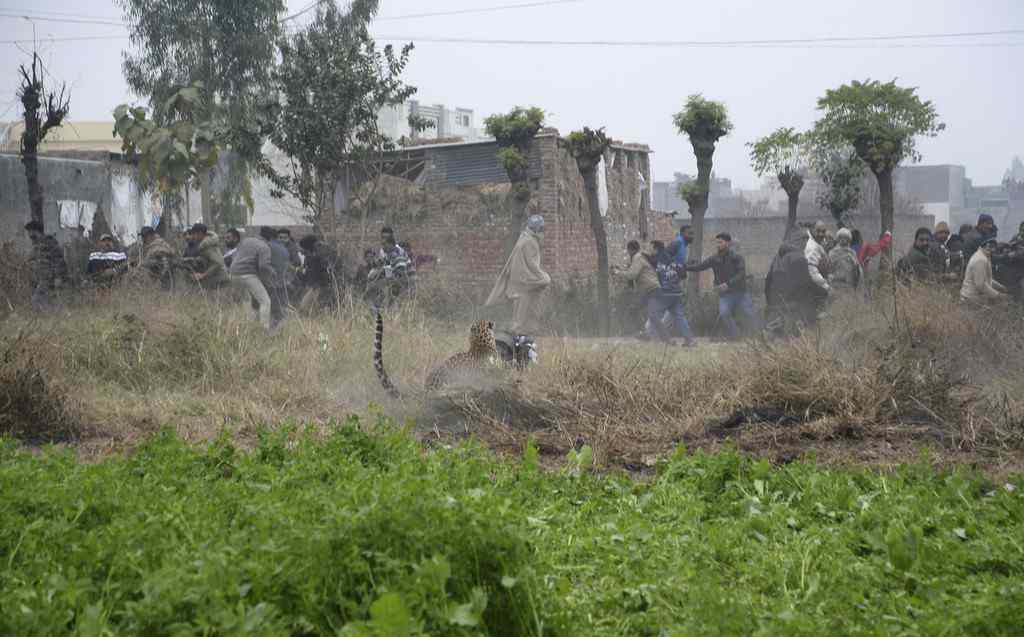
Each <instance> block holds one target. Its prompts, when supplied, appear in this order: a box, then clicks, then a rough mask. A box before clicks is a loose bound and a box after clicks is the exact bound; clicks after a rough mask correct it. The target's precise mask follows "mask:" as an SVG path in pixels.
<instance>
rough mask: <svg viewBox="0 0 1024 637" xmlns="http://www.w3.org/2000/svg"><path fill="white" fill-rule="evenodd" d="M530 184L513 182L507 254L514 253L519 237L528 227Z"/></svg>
mask: <svg viewBox="0 0 1024 637" xmlns="http://www.w3.org/2000/svg"><path fill="white" fill-rule="evenodd" d="M530 195H531V193H530V183H529V182H528V181H526V180H523V181H521V182H512V190H511V191H509V195H508V199H507V200H506V201H507V205H508V234H507V236H506V237H505V254H509V253H511V252H512V248H514V247H515V245H516V241H518V240H519V235H520V234H521V233H522V232H523V227H524V226H525V225H526V218H527V216H528V215H527V214H526V211H527V210H528V209H529V207H530Z"/></svg>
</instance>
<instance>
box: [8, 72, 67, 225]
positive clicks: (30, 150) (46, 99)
mask: <svg viewBox="0 0 1024 637" xmlns="http://www.w3.org/2000/svg"><path fill="white" fill-rule="evenodd" d="M41 71H42V62H40V61H39V56H38V55H37V54H36V53H34V52H33V53H32V66H31V70H29V69H26V68H25V65H24V64H22V65H21V66H19V67H18V73H19V74H21V86H19V87H18V99H19V100H20V101H21V105H22V107H23V109H24V115H23V117H24V120H25V130H24V131H23V132H22V133H21V163H22V165H24V166H25V179H26V181H28V201H29V208H30V214H31V217H32V221H38V222H39V223H42V224H44V226H45V219H44V216H45V215H44V214H43V186H42V184H40V183H39V145H40V144H42V143H43V140H45V139H46V136H47V135H48V134H49V133H50V131H51V130H53V129H54V128H59V127H60V125H61V123H62V122H63V121H64V118H65V117H67V115H68V111H69V110H70V109H71V102H70V100H71V96H70V95H65V86H64V85H61V87H60V92H59V93H54V92H53V91H49V92H47V90H46V87H45V86H44V84H43V75H42V73H41Z"/></svg>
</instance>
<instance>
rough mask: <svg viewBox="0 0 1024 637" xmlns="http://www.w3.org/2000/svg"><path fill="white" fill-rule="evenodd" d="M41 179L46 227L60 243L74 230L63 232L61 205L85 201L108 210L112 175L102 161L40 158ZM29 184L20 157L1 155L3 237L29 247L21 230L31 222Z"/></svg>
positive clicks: (0, 230)
mask: <svg viewBox="0 0 1024 637" xmlns="http://www.w3.org/2000/svg"><path fill="white" fill-rule="evenodd" d="M39 179H40V181H41V182H42V186H43V196H44V198H45V199H44V225H45V227H46V231H47V232H48V233H51V234H54V236H56V237H57V238H58V240H60V241H62V242H64V241H67V240H69V239H70V238H71V237H72V236H73V234H75V232H74V229H71V228H68V229H61V228H60V213H59V206H58V202H60V201H82V202H90V203H92V204H94V205H95V206H96V207H97V209H100V210H109V206H110V174H109V170H108V167H107V164H106V163H105V162H103V161H92V160H81V159H63V158H62V159H56V158H50V157H40V158H39ZM29 216H30V215H29V200H28V183H27V182H26V181H25V169H24V166H22V164H21V159H20V158H19V157H18V156H17V155H0V237H3V240H4V241H9V240H13V241H14V242H15V244H16V245H17V246H18V247H20V248H27V247H28V238H27V237H26V236H25V233H24V232H23V231H22V227H23V226H24V225H25V223H27V222H28V220H29Z"/></svg>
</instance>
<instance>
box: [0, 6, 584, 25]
mask: <svg viewBox="0 0 1024 637" xmlns="http://www.w3.org/2000/svg"><path fill="white" fill-rule="evenodd" d="M328 1H331V0H313V2H310V3H309V4H307V5H306V6H305V7H303V8H302V9H300V10H299V11H297V12H295V13H293V14H292V15H289V16H286V17H284V18H282V19H281V20H280V22H281V23H285V22H289V21H291V20H294V19H296V18H299V17H301V16H303V15H305V14H307V13H309V12H310V11H312V10H313V9H315V8H317V7H318V6H319V5H321V4H323V3H324V2H328ZM583 1H584V0H543V1H538V2H524V3H520V4H505V5H497V6H492V7H477V8H475V9H455V10H452V11H435V12H431V13H411V14H406V15H396V16H384V17H378V18H375V21H378V20H379V21H390V20H411V19H416V18H433V17H444V16H453V15H465V14H470V13H490V12H494V11H507V10H510V9H530V8H535V7H547V6H554V5H560V4H576V3H579V2H583ZM5 11H6V12H3V13H0V17H3V18H19V19H20V18H30V19H32V20H39V21H41V22H66V23H70V24H104V25H113V26H126V25H125V24H124V22H122V21H120V20H116V19H114V18H108V17H106V16H95V15H84V14H80V13H60V12H56V11H40V10H37V9H27V10H25V11H23V12H21V11H19V12H18V13H14V11H17V10H16V9H6V10H5ZM8 12H9V13H8Z"/></svg>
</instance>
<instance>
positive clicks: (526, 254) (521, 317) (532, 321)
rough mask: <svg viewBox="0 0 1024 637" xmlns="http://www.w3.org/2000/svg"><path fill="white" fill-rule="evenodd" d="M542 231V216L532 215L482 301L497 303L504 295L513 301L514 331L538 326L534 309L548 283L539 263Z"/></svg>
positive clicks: (503, 298) (548, 280)
mask: <svg viewBox="0 0 1024 637" xmlns="http://www.w3.org/2000/svg"><path fill="white" fill-rule="evenodd" d="M543 235H544V217H542V216H540V215H533V216H531V217H530V218H529V219H527V221H526V228H525V229H524V230H523V232H522V234H520V235H519V240H518V241H516V245H515V247H514V248H512V254H511V255H509V258H508V261H507V262H506V263H505V267H504V268H502V270H501V274H499V275H498V280H497V282H496V283H495V284H494V289H492V290H491V294H490V296H488V297H487V302H486V303H484V305H497V304H498V303H501V302H503V301H504V300H505V299H511V301H512V324H511V326H510V327H509V329H510V330H511V331H512V332H513V333H514V334H529V333H531V332H532V331H535V330H536V329H537V310H538V309H539V305H540V303H539V301H540V296H541V294H543V292H544V290H545V289H546V288H547V287H548V286H549V285H551V277H550V276H549V275H548V273H547V272H545V271H544V270H542V269H541V267H540V239H541V237H542V236H543Z"/></svg>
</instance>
